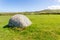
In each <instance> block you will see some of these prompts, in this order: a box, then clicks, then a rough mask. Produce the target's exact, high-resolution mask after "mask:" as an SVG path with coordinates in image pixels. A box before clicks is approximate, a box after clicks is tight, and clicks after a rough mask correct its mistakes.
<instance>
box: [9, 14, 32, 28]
mask: <svg viewBox="0 0 60 40" xmlns="http://www.w3.org/2000/svg"><path fill="white" fill-rule="evenodd" d="M31 24H32V22H31V21H30V19H29V18H28V17H26V16H25V15H21V14H16V15H14V16H12V17H11V18H10V20H9V23H8V26H11V27H21V28H25V27H28V26H30V25H31Z"/></svg>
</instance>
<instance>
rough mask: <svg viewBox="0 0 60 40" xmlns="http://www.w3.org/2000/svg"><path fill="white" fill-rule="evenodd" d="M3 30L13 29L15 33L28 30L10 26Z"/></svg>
mask: <svg viewBox="0 0 60 40" xmlns="http://www.w3.org/2000/svg"><path fill="white" fill-rule="evenodd" d="M3 28H8V29H12V30H14V31H23V30H25V29H26V28H20V27H13V26H9V25H5V26H3Z"/></svg>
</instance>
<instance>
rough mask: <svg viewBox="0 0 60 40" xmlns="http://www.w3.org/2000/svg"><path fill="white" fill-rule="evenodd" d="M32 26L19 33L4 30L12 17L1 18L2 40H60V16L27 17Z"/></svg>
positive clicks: (0, 39)
mask: <svg viewBox="0 0 60 40" xmlns="http://www.w3.org/2000/svg"><path fill="white" fill-rule="evenodd" d="M26 16H27V17H29V18H30V20H31V21H32V23H33V24H32V25H31V26H29V27H28V28H26V29H25V30H22V31H18V30H15V29H14V30H13V29H11V28H3V27H4V26H5V25H6V24H8V21H9V19H10V17H11V16H0V40H60V15H26Z"/></svg>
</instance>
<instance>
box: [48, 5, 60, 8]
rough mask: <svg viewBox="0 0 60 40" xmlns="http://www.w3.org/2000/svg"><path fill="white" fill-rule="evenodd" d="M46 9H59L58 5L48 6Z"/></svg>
mask: <svg viewBox="0 0 60 40" xmlns="http://www.w3.org/2000/svg"><path fill="white" fill-rule="evenodd" d="M48 9H60V5H52V6H48Z"/></svg>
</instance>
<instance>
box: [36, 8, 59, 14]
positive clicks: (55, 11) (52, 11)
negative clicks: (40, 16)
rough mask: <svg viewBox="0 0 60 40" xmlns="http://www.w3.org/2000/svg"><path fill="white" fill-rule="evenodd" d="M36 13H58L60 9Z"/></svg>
mask: <svg viewBox="0 0 60 40" xmlns="http://www.w3.org/2000/svg"><path fill="white" fill-rule="evenodd" d="M37 12H39V13H60V9H56V10H54V9H52V10H51V9H45V10H41V11H37Z"/></svg>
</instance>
